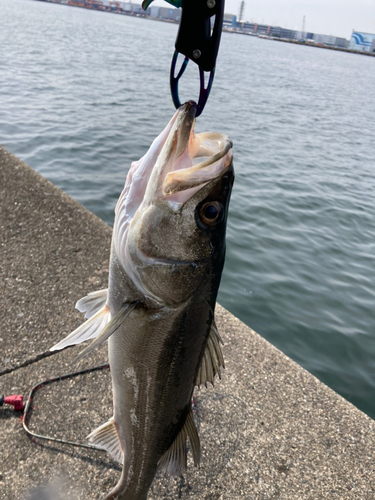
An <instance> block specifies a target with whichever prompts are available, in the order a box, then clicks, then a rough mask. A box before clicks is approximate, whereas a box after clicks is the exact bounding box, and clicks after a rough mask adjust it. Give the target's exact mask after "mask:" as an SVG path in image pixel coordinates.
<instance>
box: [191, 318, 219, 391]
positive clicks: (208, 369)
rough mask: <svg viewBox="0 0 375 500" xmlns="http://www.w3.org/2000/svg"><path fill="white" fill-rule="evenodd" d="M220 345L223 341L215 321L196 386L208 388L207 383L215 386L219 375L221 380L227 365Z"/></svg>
mask: <svg viewBox="0 0 375 500" xmlns="http://www.w3.org/2000/svg"><path fill="white" fill-rule="evenodd" d="M220 343H221V344H222V343H223V341H222V340H221V337H220V334H219V332H218V331H217V327H216V324H215V320H213V321H212V324H211V330H210V333H209V335H208V338H207V344H206V348H205V350H204V353H203V356H202V361H201V364H200V367H199V370H198V374H197V378H196V380H195V385H196V386H198V387H200V386H201V385H202V384H204V385H206V386H207V382H211V384H212V385H214V379H215V376H216V375H219V378H220V377H221V368H225V365H224V357H223V353H222V351H221V347H220Z"/></svg>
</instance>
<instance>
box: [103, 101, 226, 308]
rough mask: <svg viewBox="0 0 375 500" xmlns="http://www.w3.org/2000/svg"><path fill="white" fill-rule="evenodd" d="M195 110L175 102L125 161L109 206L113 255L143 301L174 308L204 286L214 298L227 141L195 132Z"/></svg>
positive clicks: (223, 224) (220, 252)
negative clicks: (135, 156) (150, 137)
mask: <svg viewBox="0 0 375 500" xmlns="http://www.w3.org/2000/svg"><path fill="white" fill-rule="evenodd" d="M195 112H196V105H195V103H192V102H188V103H185V104H184V105H183V106H181V107H180V108H179V109H178V110H177V112H176V114H175V115H174V117H173V118H172V120H171V121H170V123H169V124H168V126H167V127H166V129H165V130H164V131H163V132H162V134H160V136H159V137H158V138H157V139H155V141H154V143H153V144H152V146H151V148H150V150H149V151H148V153H147V154H146V155H145V156H144V157H143V158H141V160H139V162H136V163H134V164H133V165H132V167H131V169H130V171H129V174H128V178H127V182H126V184H125V188H124V191H123V194H122V195H121V197H120V199H119V202H118V205H117V209H116V219H115V227H114V240H113V241H114V250H115V253H116V257H117V259H118V261H119V262H120V264H121V266H122V267H123V269H124V271H125V273H126V275H127V276H128V277H129V278H130V279H131V280H132V283H133V284H134V285H135V287H136V289H137V291H138V292H139V294H140V298H141V300H144V301H146V302H147V301H148V303H149V304H150V303H152V304H157V305H166V304H167V305H171V306H174V305H177V304H180V303H181V302H183V301H186V300H187V299H188V298H189V297H190V296H191V295H192V294H194V293H196V292H200V293H202V294H203V295H204V294H206V292H207V291H209V292H210V294H211V296H214V297H213V300H216V294H217V290H218V287H219V282H220V277H221V272H222V268H223V264H224V256H225V232H226V222H227V214H228V206H229V199H230V194H231V189H232V184H233V180H234V173H233V166H232V151H231V148H232V142H231V141H230V139H229V138H228V137H227V136H226V135H224V134H220V133H203V134H195V133H194V123H195ZM212 294H213V295H212Z"/></svg>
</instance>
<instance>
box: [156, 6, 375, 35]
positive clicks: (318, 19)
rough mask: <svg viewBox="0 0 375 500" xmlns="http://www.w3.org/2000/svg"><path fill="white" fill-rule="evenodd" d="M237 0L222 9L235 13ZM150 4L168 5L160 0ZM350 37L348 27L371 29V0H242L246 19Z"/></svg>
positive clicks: (374, 9) (374, 15)
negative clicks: (304, 26)
mask: <svg viewBox="0 0 375 500" xmlns="http://www.w3.org/2000/svg"><path fill="white" fill-rule="evenodd" d="M240 3H241V2H240V0H225V12H229V13H231V14H235V15H236V16H237V17H238V13H239V10H240ZM154 5H164V6H166V7H167V6H168V4H167V3H166V2H163V1H162V0H156V1H155V3H154ZM303 16H305V17H306V23H305V25H306V28H305V29H306V31H310V32H312V33H319V34H323V35H336V36H342V37H344V38H347V39H350V37H351V33H352V30H353V29H355V30H357V31H364V32H367V33H375V0H305V1H303V0H302V1H301V0H257V1H256V0H251V1H250V0H245V14H244V18H245V20H246V21H253V22H257V23H260V24H261V23H264V24H271V25H274V26H282V27H283V28H285V27H287V28H289V29H296V30H302V19H303Z"/></svg>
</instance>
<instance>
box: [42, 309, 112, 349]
mask: <svg viewBox="0 0 375 500" xmlns="http://www.w3.org/2000/svg"><path fill="white" fill-rule="evenodd" d="M110 321H111V312H110V310H109V308H108V307H107V306H106V305H105V306H104V307H102V308H101V309H100V310H99V311H98V312H97V313H96V314H94V316H91V317H90V319H88V320H87V321H85V323H83V324H82V325H80V326H79V327H78V328H77V329H76V330H74V331H73V332H72V333H70V334H69V335H68V336H67V337H66V338H65V339H63V340H61V341H60V342H59V343H57V344H56V345H54V346H53V347H51V351H59V350H60V349H65V347H68V346H70V345H76V344H80V343H81V342H85V341H86V340H90V339H93V338H95V337H97V336H98V335H99V334H100V332H101V331H102V330H103V329H104V328H105V327H106V325H107V324H108V323H109V322H110Z"/></svg>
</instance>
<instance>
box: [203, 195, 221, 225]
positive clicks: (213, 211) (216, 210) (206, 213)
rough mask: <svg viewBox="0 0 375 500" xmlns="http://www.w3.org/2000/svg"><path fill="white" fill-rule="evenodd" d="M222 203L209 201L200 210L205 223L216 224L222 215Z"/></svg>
mask: <svg viewBox="0 0 375 500" xmlns="http://www.w3.org/2000/svg"><path fill="white" fill-rule="evenodd" d="M221 209H222V204H221V203H219V202H218V201H209V202H207V203H205V204H204V205H203V206H202V207H201V208H200V210H199V215H200V218H201V221H202V222H203V224H206V225H211V224H214V223H215V222H216V221H217V220H218V219H219V217H220V214H221Z"/></svg>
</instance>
